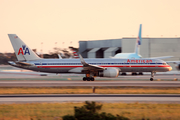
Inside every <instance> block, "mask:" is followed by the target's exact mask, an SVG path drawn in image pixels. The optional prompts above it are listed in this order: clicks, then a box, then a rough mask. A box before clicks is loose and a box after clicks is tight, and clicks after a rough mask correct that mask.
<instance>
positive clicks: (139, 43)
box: [135, 24, 142, 54]
mask: <svg viewBox="0 0 180 120" xmlns="http://www.w3.org/2000/svg"><path fill="white" fill-rule="evenodd" d="M141 29H142V24H140V27H139V34H138V37H137V40H136V46H135V53H136V54H139V50H140V45H141V43H142V38H141Z"/></svg>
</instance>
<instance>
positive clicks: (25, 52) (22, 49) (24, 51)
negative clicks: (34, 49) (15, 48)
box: [18, 45, 30, 55]
mask: <svg viewBox="0 0 180 120" xmlns="http://www.w3.org/2000/svg"><path fill="white" fill-rule="evenodd" d="M20 54H22V55H26V54H29V55H30V52H29V49H28V47H26V45H22V48H19V52H18V55H20Z"/></svg>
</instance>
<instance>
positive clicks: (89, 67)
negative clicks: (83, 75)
mask: <svg viewBox="0 0 180 120" xmlns="http://www.w3.org/2000/svg"><path fill="white" fill-rule="evenodd" d="M79 58H80V60H81V63H82V64H83V70H96V71H99V70H105V69H106V68H105V67H100V66H98V65H91V64H88V63H86V62H85V61H84V59H83V57H82V56H81V55H79Z"/></svg>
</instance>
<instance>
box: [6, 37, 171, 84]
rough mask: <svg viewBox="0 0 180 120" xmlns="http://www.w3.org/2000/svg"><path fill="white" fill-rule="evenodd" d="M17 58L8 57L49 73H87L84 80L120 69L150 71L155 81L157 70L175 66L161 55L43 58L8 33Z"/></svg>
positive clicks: (105, 75)
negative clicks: (159, 56) (133, 57)
mask: <svg viewBox="0 0 180 120" xmlns="http://www.w3.org/2000/svg"><path fill="white" fill-rule="evenodd" d="M8 36H9V39H10V41H11V44H12V46H13V48H14V51H15V54H16V57H17V59H18V61H15V62H14V61H8V63H9V64H10V65H12V66H14V67H19V68H23V69H28V70H32V71H38V72H47V73H57V74H59V73H77V74H85V75H86V77H83V81H94V77H96V76H99V77H114V78H115V77H118V75H119V72H120V71H121V72H151V78H150V80H151V81H153V77H154V74H155V73H156V72H167V71H171V70H172V67H171V66H170V65H168V64H167V63H166V62H165V61H163V60H159V59H150V58H148V59H147V58H145V59H143V58H141V59H118V58H117V59H112V58H92V59H88V58H87V59H84V58H83V57H82V56H81V55H79V57H80V59H43V58H40V57H39V56H37V55H36V54H35V53H34V52H33V51H32V50H31V49H30V48H29V47H28V46H27V45H26V44H25V43H24V42H23V41H22V40H21V39H20V38H19V37H18V36H17V35H16V34H8Z"/></svg>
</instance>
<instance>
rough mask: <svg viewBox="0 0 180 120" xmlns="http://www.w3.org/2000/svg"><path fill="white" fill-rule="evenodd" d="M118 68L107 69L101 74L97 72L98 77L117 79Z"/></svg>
mask: <svg viewBox="0 0 180 120" xmlns="http://www.w3.org/2000/svg"><path fill="white" fill-rule="evenodd" d="M119 71H120V70H119V69H118V68H107V69H105V70H103V71H101V72H99V76H100V77H117V76H118V75H119Z"/></svg>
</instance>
